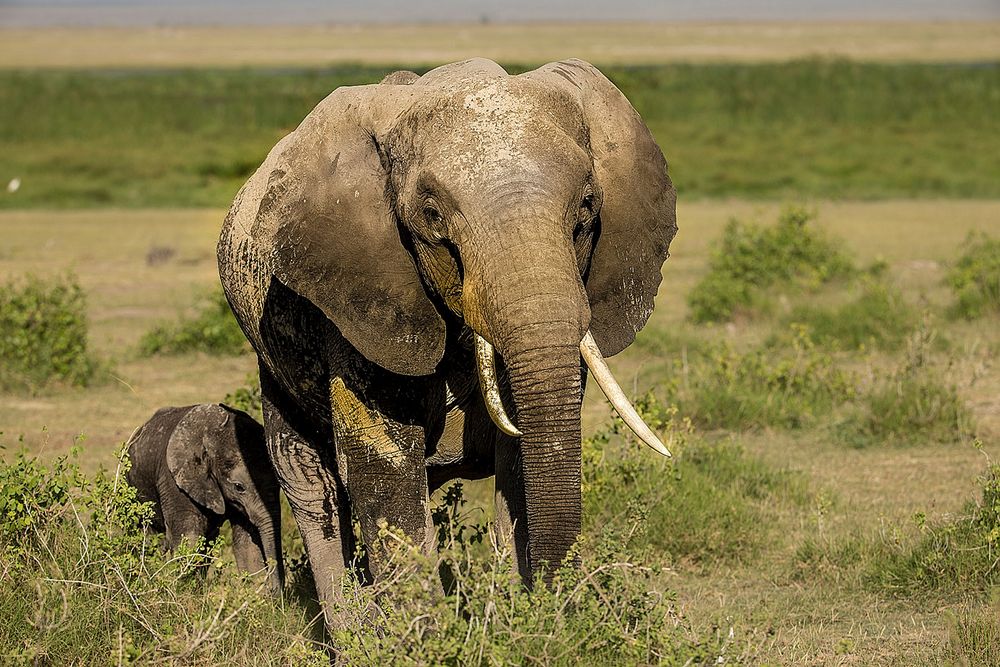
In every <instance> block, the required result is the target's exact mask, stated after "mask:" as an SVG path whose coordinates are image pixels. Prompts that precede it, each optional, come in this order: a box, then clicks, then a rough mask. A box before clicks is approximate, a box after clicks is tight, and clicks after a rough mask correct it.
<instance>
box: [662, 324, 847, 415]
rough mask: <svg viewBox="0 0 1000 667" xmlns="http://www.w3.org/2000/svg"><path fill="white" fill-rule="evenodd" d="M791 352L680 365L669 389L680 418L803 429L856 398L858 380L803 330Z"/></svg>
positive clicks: (722, 355)
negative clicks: (821, 350)
mask: <svg viewBox="0 0 1000 667" xmlns="http://www.w3.org/2000/svg"><path fill="white" fill-rule="evenodd" d="M791 330H792V336H791V344H790V346H789V349H788V350H782V351H777V350H768V349H764V348H760V349H754V350H751V351H749V352H746V353H740V352H737V351H735V350H733V349H732V348H731V347H729V346H728V345H725V344H720V345H718V346H717V347H716V348H715V350H714V353H713V354H711V355H705V356H701V357H696V358H695V359H694V360H692V361H689V363H688V364H687V365H686V366H681V365H678V364H675V368H674V371H673V373H672V377H674V378H677V380H676V381H674V382H673V383H672V384H670V385H668V386H667V387H666V389H667V393H668V396H669V397H670V400H671V401H672V402H674V403H676V404H677V406H678V408H679V409H680V413H681V414H682V415H684V416H685V417H689V418H690V419H691V420H692V421H693V422H694V423H695V424H697V425H698V426H701V427H704V428H724V429H752V428H762V427H767V426H780V427H782V428H800V427H803V426H806V425H809V424H812V423H814V422H815V421H816V418H817V417H819V416H821V415H824V414H826V413H828V412H830V411H831V410H832V409H833V407H834V406H836V405H838V404H839V403H842V402H843V401H845V400H847V399H849V398H851V397H852V396H853V395H854V378H853V377H852V376H851V375H850V374H848V373H846V372H844V371H842V370H840V369H839V368H837V367H836V366H835V365H834V363H833V359H832V358H831V357H830V356H829V355H828V354H824V353H821V352H820V351H818V350H817V349H816V347H815V345H814V344H813V343H812V341H811V340H810V339H809V337H808V336H807V335H806V333H805V330H804V329H803V328H802V327H800V326H795V327H792V329H791Z"/></svg>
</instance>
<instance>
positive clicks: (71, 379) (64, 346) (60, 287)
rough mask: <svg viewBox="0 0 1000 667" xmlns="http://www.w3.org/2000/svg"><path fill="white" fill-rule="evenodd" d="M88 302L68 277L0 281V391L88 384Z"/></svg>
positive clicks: (93, 367) (91, 367) (91, 365)
mask: <svg viewBox="0 0 1000 667" xmlns="http://www.w3.org/2000/svg"><path fill="white" fill-rule="evenodd" d="M97 368H98V362H97V361H96V360H95V358H94V356H93V354H92V353H91V351H90V349H89V348H88V345H87V302H86V297H85V295H84V292H83V289H81V288H80V285H79V284H78V283H77V282H76V280H75V279H74V278H73V277H72V276H66V277H63V278H55V279H52V280H42V279H40V278H36V277H28V278H26V279H24V280H22V281H12V282H8V283H5V284H0V389H18V390H29V391H35V390H38V389H40V388H42V387H44V386H46V385H49V384H52V383H54V382H61V383H66V384H71V385H81V386H82V385H86V384H88V383H90V382H91V381H92V380H93V378H94V374H95V373H96V371H97Z"/></svg>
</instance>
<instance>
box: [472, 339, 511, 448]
mask: <svg viewBox="0 0 1000 667" xmlns="http://www.w3.org/2000/svg"><path fill="white" fill-rule="evenodd" d="M476 367H477V368H478V369H479V390H480V391H482V393H483V400H484V401H486V412H488V413H489V414H490V419H492V420H493V423H494V424H496V425H497V428H499V429H500V430H501V431H503V432H504V433H506V434H507V435H512V436H514V437H515V438H520V437H521V435H522V433H521V431H519V430H518V428H517V427H516V426H514V422H512V421H511V420H510V417H508V416H507V411H506V410H505V409H504V407H503V401H502V400H500V386H499V385H498V384H497V367H496V359H495V358H494V355H493V346H492V345H490V344H489V342H488V341H487V340H486V339H485V338H483V337H482V336H480V335H479V334H476Z"/></svg>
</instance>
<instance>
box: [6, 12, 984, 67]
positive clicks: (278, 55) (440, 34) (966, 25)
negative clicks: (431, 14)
mask: <svg viewBox="0 0 1000 667" xmlns="http://www.w3.org/2000/svg"><path fill="white" fill-rule="evenodd" d="M0 35H2V37H3V39H0V63H2V66H3V67H17V68H26V67H50V68H51V67H57V68H62V67H70V68H90V67H114V68H118V67H168V68H169V67H205V66H223V67H243V66H260V65H263V66H267V67H274V66H282V67H289V66H291V67H302V66H327V65H331V64H334V63H367V64H377V65H386V64H392V63H400V62H403V63H410V65H411V66H421V65H423V66H427V65H437V64H439V63H445V62H452V61H455V60H462V59H464V58H469V57H471V56H473V55H476V56H483V57H486V58H492V59H493V60H498V61H501V60H502V61H507V62H510V61H512V60H519V61H521V62H547V61H550V60H559V59H560V58H566V57H567V56H571V55H572V56H576V57H577V58H583V59H585V60H591V61H593V62H599V63H603V64H608V65H610V64H630V63H636V62H641V63H663V62H691V63H704V62H720V61H744V62H745V61H751V62H754V61H757V62H760V61H778V60H787V59H790V58H803V57H808V56H838V57H845V58H854V59H858V60H873V61H881V62H957V61H963V62H968V61H986V60H996V59H997V58H1000V22H990V21H985V22H976V23H972V22H935V23H929V22H928V23H921V22H905V23H904V22H898V23H877V22H864V23H862V22H858V23H791V22H788V23H673V24H666V23H616V24H604V23H574V24H531V25H518V24H496V25H446V26H435V25H371V26H365V27H364V28H362V27H361V26H351V25H344V26H335V25H327V26H294V27H288V26H268V27H242V28H234V27H169V28H146V29H142V28H139V29H136V28H127V29H87V28H83V29H81V28H73V29H59V28H44V29H6V30H3V31H2V32H0Z"/></svg>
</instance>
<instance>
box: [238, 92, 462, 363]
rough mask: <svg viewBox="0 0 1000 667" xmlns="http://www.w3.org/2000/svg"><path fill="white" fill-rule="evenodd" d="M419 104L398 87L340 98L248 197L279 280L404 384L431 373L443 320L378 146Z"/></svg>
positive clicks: (289, 144) (316, 113) (288, 143)
mask: <svg viewBox="0 0 1000 667" xmlns="http://www.w3.org/2000/svg"><path fill="white" fill-rule="evenodd" d="M397 78H400V79H402V80H403V81H406V79H407V77H405V76H403V77H397ZM421 94H423V93H421V89H420V88H418V87H415V86H412V85H393V84H382V85H371V86H357V87H347V88H339V89H337V90H335V91H334V92H333V93H331V94H330V95H329V96H328V97H327V98H326V99H325V100H324V101H323V102H321V103H320V104H319V105H318V106H317V107H316V108H315V109H314V110H313V111H312V112H311V113H310V114H309V115H308V116H307V117H306V119H305V120H304V121H303V122H302V124H301V125H300V126H299V127H298V128H297V129H296V130H295V131H294V132H293V133H292V134H290V135H289V136H287V137H285V139H283V140H282V141H281V142H280V143H279V144H278V145H277V146H275V148H274V149H273V150H272V152H271V155H269V156H268V158H267V160H266V161H265V162H264V164H263V165H262V166H261V168H260V169H259V170H258V172H257V174H255V175H254V177H253V179H252V181H253V180H254V179H256V180H255V182H253V183H248V187H247V190H248V191H250V192H252V193H255V196H253V195H251V201H256V202H258V203H257V211H256V215H255V216H254V218H253V226H252V228H251V236H252V237H253V238H254V239H255V240H257V241H258V242H260V243H263V244H264V247H267V248H270V251H271V260H272V270H273V273H274V276H275V277H276V278H277V279H278V280H279V281H280V282H281V283H283V284H284V285H285V286H286V287H288V288H289V289H291V290H292V291H294V292H296V293H297V294H299V295H300V296H303V297H305V298H306V299H308V300H309V301H310V302H312V304H313V305H315V306H316V307H317V308H319V309H320V310H321V311H322V312H323V313H324V314H325V315H326V316H327V318H329V319H330V320H331V321H332V322H333V323H334V324H335V325H337V328H338V329H339V330H340V332H341V333H342V334H343V335H344V337H345V338H346V339H347V340H348V341H349V342H350V343H351V344H352V345H353V346H354V347H355V348H356V349H357V350H358V351H359V352H361V354H363V355H364V356H365V357H366V358H367V359H369V360H371V361H373V362H375V363H376V364H378V365H379V366H382V367H383V368H386V369H388V370H390V371H393V372H395V373H400V374H403V375H427V374H430V373H433V372H434V369H435V367H436V366H437V363H438V361H440V360H441V356H442V355H443V354H444V344H445V324H444V320H443V319H442V318H441V316H440V315H439V314H438V312H437V309H436V308H435V307H434V304H433V303H432V302H431V300H430V298H429V297H428V296H427V292H426V291H425V289H424V286H423V283H422V282H421V279H420V275H419V273H418V272H417V268H416V265H415V264H414V260H413V257H412V256H411V254H410V253H409V252H408V250H407V248H406V246H405V245H404V240H403V238H402V237H401V236H400V231H399V226H398V224H397V221H396V217H395V213H394V211H393V207H392V203H391V201H390V197H389V196H388V192H389V186H388V173H387V158H386V151H384V150H383V149H382V147H381V143H380V142H381V141H382V139H383V137H384V136H385V135H386V133H387V132H388V131H389V130H390V129H391V127H392V125H393V123H394V121H395V120H396V118H397V117H398V115H399V114H400V113H401V112H402V111H403V110H404V109H405V108H406V107H408V106H409V105H410V104H412V103H413V101H414V100H415V99H416V98H417V97H418V96H419V95H421ZM242 200H243V201H242V202H241V203H240V204H239V206H245V205H246V203H247V193H246V192H244V194H243V197H242ZM251 205H252V204H251Z"/></svg>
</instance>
